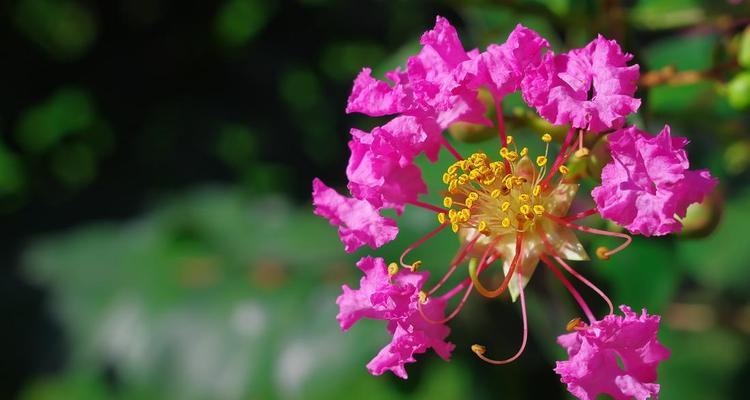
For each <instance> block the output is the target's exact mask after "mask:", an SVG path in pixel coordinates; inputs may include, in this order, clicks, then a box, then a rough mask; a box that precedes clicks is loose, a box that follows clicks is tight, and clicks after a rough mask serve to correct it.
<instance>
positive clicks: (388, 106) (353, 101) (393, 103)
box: [346, 68, 406, 117]
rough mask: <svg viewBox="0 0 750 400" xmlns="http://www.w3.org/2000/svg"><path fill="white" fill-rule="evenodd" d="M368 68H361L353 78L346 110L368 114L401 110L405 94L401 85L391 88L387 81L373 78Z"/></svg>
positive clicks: (392, 112) (391, 112) (393, 112)
mask: <svg viewBox="0 0 750 400" xmlns="http://www.w3.org/2000/svg"><path fill="white" fill-rule="evenodd" d="M371 73H372V70H371V69H370V68H363V69H362V72H360V73H359V75H357V79H355V80H354V88H353V89H352V93H351V95H350V96H349V100H348V102H347V105H346V112H347V113H353V112H359V113H362V114H366V115H369V116H373V117H376V116H382V115H389V114H395V113H398V112H400V111H401V106H400V104H401V102H402V101H403V100H404V97H405V96H406V95H405V93H404V92H403V89H402V87H401V86H399V85H396V86H395V87H393V88H391V87H390V86H388V84H387V83H385V82H383V81H379V80H377V79H375V78H373V77H372V76H371V75H370V74H371Z"/></svg>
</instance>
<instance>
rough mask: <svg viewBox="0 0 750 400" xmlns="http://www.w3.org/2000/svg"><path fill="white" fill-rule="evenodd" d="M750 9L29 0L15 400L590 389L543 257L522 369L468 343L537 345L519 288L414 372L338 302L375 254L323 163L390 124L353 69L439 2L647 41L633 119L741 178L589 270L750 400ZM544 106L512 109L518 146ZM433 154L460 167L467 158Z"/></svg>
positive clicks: (14, 120) (18, 106) (608, 3)
mask: <svg viewBox="0 0 750 400" xmlns="http://www.w3.org/2000/svg"><path fill="white" fill-rule="evenodd" d="M735 3H737V4H735ZM747 3H748V2H746V1H741V2H740V1H718V0H717V1H709V0H704V1H701V0H638V1H635V0H633V1H617V0H604V1H594V0H586V1H578V0H576V1H574V0H517V1H512V0H508V1H481V0H443V1H407V0H394V1H384V0H381V1H373V0H366V1H365V0H361V1H360V0H358V1H343V0H342V1H334V0H297V1H291V0H288V1H272V0H221V1H216V2H206V1H183V2H177V1H175V2H168V1H164V0H110V1H103V2H95V1H86V0H12V1H8V2H4V3H3V4H2V6H0V10H1V11H2V13H1V15H2V20H1V21H2V24H0V46H1V48H2V49H3V50H4V57H3V61H2V63H0V88H1V89H2V91H1V92H0V93H2V95H0V135H1V136H0V138H1V140H2V141H0V221H1V223H2V226H3V240H2V241H0V249H1V251H0V256H1V257H2V267H0V309H1V310H2V313H1V314H0V315H1V317H0V318H2V322H0V324H1V325H0V326H1V327H2V328H0V346H2V349H0V354H1V355H0V360H1V361H0V398H9V399H10V398H18V399H23V400H53V399H80V400H88V399H111V398H115V399H338V398H342V399H343V398H357V399H363V400H364V399H385V398H388V399H391V398H393V399H406V398H416V399H431V400H436V399H459V398H477V399H497V398H508V399H554V398H567V397H568V396H567V394H566V392H565V390H564V387H563V386H562V385H561V384H560V383H559V380H558V377H557V376H556V375H555V374H554V373H553V372H552V367H553V366H554V361H555V360H556V359H560V357H562V355H563V354H562V351H561V349H559V348H558V347H557V345H556V344H555V342H554V339H555V337H556V335H557V334H559V333H561V332H562V331H563V330H564V325H565V323H566V322H567V321H568V320H569V319H570V318H572V317H574V316H577V315H576V312H577V311H576V309H575V307H574V304H573V303H572V302H571V300H570V299H569V296H567V294H566V293H565V292H564V289H562V288H561V286H560V285H559V283H558V282H556V281H555V279H554V278H553V277H551V276H550V274H548V273H547V271H543V270H542V269H540V270H539V272H538V273H537V276H536V277H535V279H534V282H533V283H532V285H531V286H530V287H532V288H533V289H532V290H530V291H529V292H530V295H529V308H530V318H531V321H530V323H531V336H530V344H529V346H528V348H527V350H526V353H525V354H524V355H523V357H522V358H521V359H520V360H519V361H518V362H516V363H514V364H511V365H509V366H504V367H493V366H490V365H487V364H484V363H483V362H481V361H479V360H477V359H476V357H475V356H474V355H473V354H472V353H471V352H470V351H469V346H470V345H471V344H473V343H477V342H479V343H483V344H485V345H487V346H488V347H489V348H491V349H492V351H493V352H494V353H495V354H510V353H511V352H513V351H514V350H515V348H516V346H517V345H518V342H519V340H520V335H521V329H520V321H519V315H518V307H517V305H512V304H509V302H508V301H507V299H505V300H502V301H493V302H490V301H482V300H480V299H479V298H477V297H474V298H473V300H472V301H471V303H470V305H469V306H467V307H466V309H465V310H464V312H463V313H462V314H461V315H460V316H459V317H458V318H457V319H456V320H454V321H453V323H452V329H453V333H452V336H451V340H452V341H453V342H454V343H456V345H457V349H456V351H455V353H454V359H453V360H452V361H451V362H450V363H445V362H443V361H441V360H439V359H438V358H437V357H436V356H435V355H434V354H433V353H432V352H429V353H428V354H427V355H423V356H421V357H419V362H418V363H417V364H412V365H410V366H408V370H409V374H410V379H409V380H408V381H402V380H399V379H398V378H395V377H393V376H391V375H384V376H381V377H372V376H370V375H369V374H368V373H367V371H366V369H365V364H366V362H367V361H368V360H369V359H370V358H371V357H372V356H374V355H375V354H376V353H377V351H378V350H379V349H380V347H382V346H383V345H384V344H385V343H386V341H387V338H388V336H387V334H386V332H385V328H384V325H383V324H382V323H380V322H371V321H364V322H362V323H360V324H358V326H356V327H354V328H353V329H352V330H351V331H350V332H348V333H346V334H342V333H341V332H340V331H339V329H338V324H337V323H336V320H335V315H336V312H337V307H336V305H335V304H334V301H335V298H336V296H337V295H338V294H339V291H340V285H341V284H342V283H348V284H350V285H352V284H356V282H357V280H358V279H359V276H358V274H357V270H356V269H355V268H354V266H353V263H354V261H355V260H356V257H358V256H361V255H364V254H367V253H368V251H367V250H362V251H361V252H360V253H358V254H355V255H353V256H349V255H346V254H345V253H344V252H343V249H342V246H341V244H340V243H339V241H338V238H337V235H336V233H335V228H333V227H331V226H328V224H327V222H326V221H325V220H323V219H321V218H318V217H315V216H313V215H312V213H311V206H310V198H309V197H310V182H311V179H312V178H313V177H314V176H320V177H321V178H323V179H324V180H325V181H326V182H327V183H329V184H331V185H335V186H338V187H343V186H344V184H345V176H344V168H345V165H346V161H347V158H348V149H347V146H346V142H347V138H348V130H349V128H350V127H352V126H357V127H359V128H362V129H369V128H370V127H372V126H373V125H374V124H377V123H379V122H382V121H378V120H373V119H368V118H365V117H362V116H347V115H345V114H344V111H343V110H344V106H345V102H346V97H347V95H348V92H349V90H350V88H351V82H352V80H353V78H354V77H355V76H356V74H357V72H358V71H359V70H360V69H361V67H363V66H367V65H369V66H373V67H374V69H375V71H376V72H377V73H382V72H383V71H386V70H387V69H390V68H394V67H395V66H397V65H400V64H403V62H404V61H405V58H406V57H407V56H408V55H409V54H412V53H414V52H416V51H417V49H418V38H419V35H420V34H421V33H422V32H423V31H425V30H428V29H429V28H431V27H432V25H433V24H434V18H435V15H437V14H439V15H443V16H445V17H447V18H448V19H449V20H450V21H452V23H453V24H454V25H456V26H457V27H458V29H459V32H460V35H461V38H462V41H463V43H464V45H465V46H466V48H467V49H468V48H473V47H482V48H483V47H484V46H486V45H487V44H488V43H492V42H502V41H504V39H505V37H506V36H507V34H508V32H510V30H511V29H512V28H513V26H514V25H515V24H516V23H518V22H521V23H523V24H525V25H527V26H529V27H531V28H533V29H536V30H538V31H539V32H540V33H541V34H543V35H544V36H546V37H547V38H548V39H549V40H550V42H552V44H553V46H554V47H555V49H556V50H558V51H562V50H564V49H567V48H570V47H575V46H581V45H583V44H585V43H586V42H588V41H589V40H590V39H591V38H593V37H595V35H596V34H597V33H602V34H604V35H606V36H608V37H609V38H616V39H618V40H619V41H620V43H621V44H622V46H623V48H624V49H625V50H626V51H629V52H631V53H633V54H634V55H635V57H636V62H638V63H639V64H640V65H641V71H642V75H643V81H642V82H641V89H640V91H639V93H638V96H639V97H641V98H642V99H643V105H642V107H641V111H640V113H639V115H638V116H636V117H634V118H633V119H632V121H631V122H633V123H637V124H639V125H641V126H643V127H645V128H647V129H648V130H650V131H651V132H654V133H655V132H658V130H659V129H660V128H661V126H662V125H663V123H664V122H669V123H670V124H671V125H672V127H673V130H672V132H673V133H675V134H678V135H683V136H687V137H689V138H690V139H691V142H692V143H691V144H690V146H689V148H688V150H689V152H690V155H691V162H692V163H693V165H694V166H696V167H699V168H710V169H711V171H712V173H713V174H714V175H716V176H718V177H719V178H720V179H721V182H722V184H721V186H720V188H719V189H718V190H717V192H716V193H715V196H714V197H712V198H711V199H710V200H709V201H708V202H707V203H706V204H705V205H704V206H702V207H695V208H693V209H691V215H690V217H689V219H688V221H686V225H687V226H688V229H687V230H688V232H687V233H686V234H685V235H681V236H677V237H667V238H656V239H648V240H643V239H642V238H638V239H636V240H635V242H634V245H633V246H632V247H631V248H629V249H628V250H626V251H625V252H623V253H620V254H619V255H618V256H616V257H614V258H613V259H612V260H610V261H607V262H602V261H594V262H590V263H577V264H576V265H575V266H576V267H577V268H578V269H579V271H582V272H583V273H585V275H587V276H589V277H590V278H591V279H592V280H593V281H594V282H597V283H598V284H600V285H601V286H602V287H604V288H606V289H607V291H608V293H609V294H610V295H611V297H612V299H613V300H614V301H615V302H616V303H618V304H621V303H627V304H630V305H631V306H633V307H634V308H640V307H648V309H649V310H650V311H652V312H657V313H661V314H663V316H664V318H663V322H664V323H663V329H662V332H661V339H662V342H663V343H664V344H666V345H667V346H668V347H670V348H671V349H672V358H671V359H670V360H669V361H668V362H665V363H663V364H662V366H661V368H660V383H661V384H662V397H661V398H662V399H666V400H673V399H681V400H683V399H684V400H692V399H695V400H699V399H700V400H705V399H708V400H711V399H746V398H750V389H748V385H747V382H750V354H749V351H750V303H749V301H750V270H748V267H750V246H748V245H747V236H745V235H746V234H747V233H746V231H747V230H748V227H750V190H748V185H747V182H748V177H750V172H749V171H748V167H749V166H750V134H749V132H748V127H750V118H749V115H748V113H747V111H746V110H747V109H748V107H750V31H749V30H747V28H746V26H747V24H748V23H749V22H750V5H748V4H747ZM513 101H514V100H513V99H511V100H509V102H510V104H513ZM516 103H518V102H517V101H516ZM513 112H515V113H516V114H517V115H522V114H523V110H513ZM519 120H523V118H519ZM529 122H532V123H529ZM533 122H534V121H533V118H531V120H528V118H527V119H526V121H525V123H518V124H516V125H518V126H512V127H513V129H518V132H519V133H518V134H517V137H518V138H519V140H525V139H523V138H524V135H523V132H525V131H529V133H531V132H532V131H533V126H534V124H533ZM529 137H531V136H530V135H529ZM493 145H496V143H493V142H487V143H484V144H480V145H479V146H493ZM472 146H474V147H476V146H477V145H468V144H460V145H459V148H460V149H463V150H466V149H469V148H471V147H472ZM490 148H491V147H490ZM422 161H424V160H422ZM423 165H425V168H426V171H425V176H426V178H427V179H428V183H430V184H433V183H436V182H438V178H437V177H439V176H440V174H441V172H442V171H441V168H442V167H441V166H440V165H438V166H428V164H427V163H423ZM722 214H723V217H721V223H718V224H717V222H718V220H719V216H720V215H722ZM399 223H400V226H401V227H402V233H401V234H400V236H399V239H398V240H397V241H396V242H394V243H391V244H389V245H387V246H385V247H384V248H383V249H382V251H379V252H378V253H377V254H380V255H383V256H385V257H387V258H389V259H393V258H395V257H396V256H397V255H398V254H399V253H400V250H401V249H403V248H404V246H406V245H408V244H409V243H411V242H413V241H414V240H415V239H416V238H418V237H420V236H421V235H423V234H424V233H426V232H427V231H428V230H431V229H432V228H433V227H434V226H435V221H434V216H432V215H430V214H429V213H425V212H422V211H421V210H417V209H412V208H409V209H407V212H406V213H405V214H404V216H403V217H402V218H400V222H399ZM587 223H588V224H590V225H602V224H604V222H603V221H600V220H595V219H590V220H589V221H587ZM583 239H585V244H586V246H587V247H588V248H590V249H591V248H594V247H595V246H597V245H599V244H600V243H599V241H598V240H597V239H595V238H591V237H586V236H584V237H583ZM606 243H607V244H611V242H606ZM456 248H457V243H456V241H455V237H453V236H452V235H450V234H445V235H443V234H441V235H438V236H437V237H436V238H435V239H433V240H432V241H430V242H429V243H428V245H426V246H424V247H423V248H421V249H419V250H418V251H417V252H416V253H417V256H419V257H421V258H422V259H423V260H424V261H425V266H434V269H435V271H436V272H435V273H436V274H439V273H440V271H441V269H440V266H441V265H445V264H447V260H449V259H450V258H451V256H452V255H453V254H452V253H453V252H454V251H455V249H456ZM431 268H433V267H431ZM584 292H586V297H587V298H588V299H590V300H591V303H592V304H596V305H597V311H598V312H599V313H600V315H601V313H602V312H604V308H603V307H602V306H601V304H600V303H601V302H599V301H597V299H596V298H595V297H592V296H590V295H589V293H588V292H587V291H584Z"/></svg>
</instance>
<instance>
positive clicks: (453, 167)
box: [448, 163, 458, 175]
mask: <svg viewBox="0 0 750 400" xmlns="http://www.w3.org/2000/svg"><path fill="white" fill-rule="evenodd" d="M456 171H458V164H457V163H454V164H453V165H451V166H450V167H448V173H449V174H451V175H452V174H455V173H456Z"/></svg>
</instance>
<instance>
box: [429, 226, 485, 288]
mask: <svg viewBox="0 0 750 400" xmlns="http://www.w3.org/2000/svg"><path fill="white" fill-rule="evenodd" d="M480 237H481V235H480V234H478V233H477V235H476V236H475V237H474V239H472V240H471V241H470V242H469V243H466V245H465V246H464V248H463V249H462V250H461V251H460V252H459V253H458V254H457V255H456V258H454V259H453V261H452V262H451V266H450V269H448V272H447V273H446V274H445V275H444V276H443V278H442V279H440V282H438V283H437V285H435V287H433V288H432V289H430V291H429V292H427V294H428V295H432V294H433V293H435V291H437V290H438V289H439V288H440V287H441V286H443V284H444V283H445V282H446V281H447V280H448V279H449V278H450V277H451V275H453V273H454V272H456V268H458V266H459V265H460V264H461V263H462V262H463V261H464V259H466V255H467V254H468V253H469V251H471V249H472V248H474V244H475V243H476V242H477V240H479V238H480Z"/></svg>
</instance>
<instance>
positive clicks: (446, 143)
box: [441, 136, 464, 161]
mask: <svg viewBox="0 0 750 400" xmlns="http://www.w3.org/2000/svg"><path fill="white" fill-rule="evenodd" d="M441 139H442V141H443V146H445V148H446V149H448V151H449V152H450V153H451V154H453V157H456V159H457V160H458V161H461V160H463V159H464V158H463V157H462V156H461V153H459V152H458V151H456V149H455V148H454V147H453V145H452V144H451V143H450V142H449V141H448V139H446V138H445V136H442V137H441Z"/></svg>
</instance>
